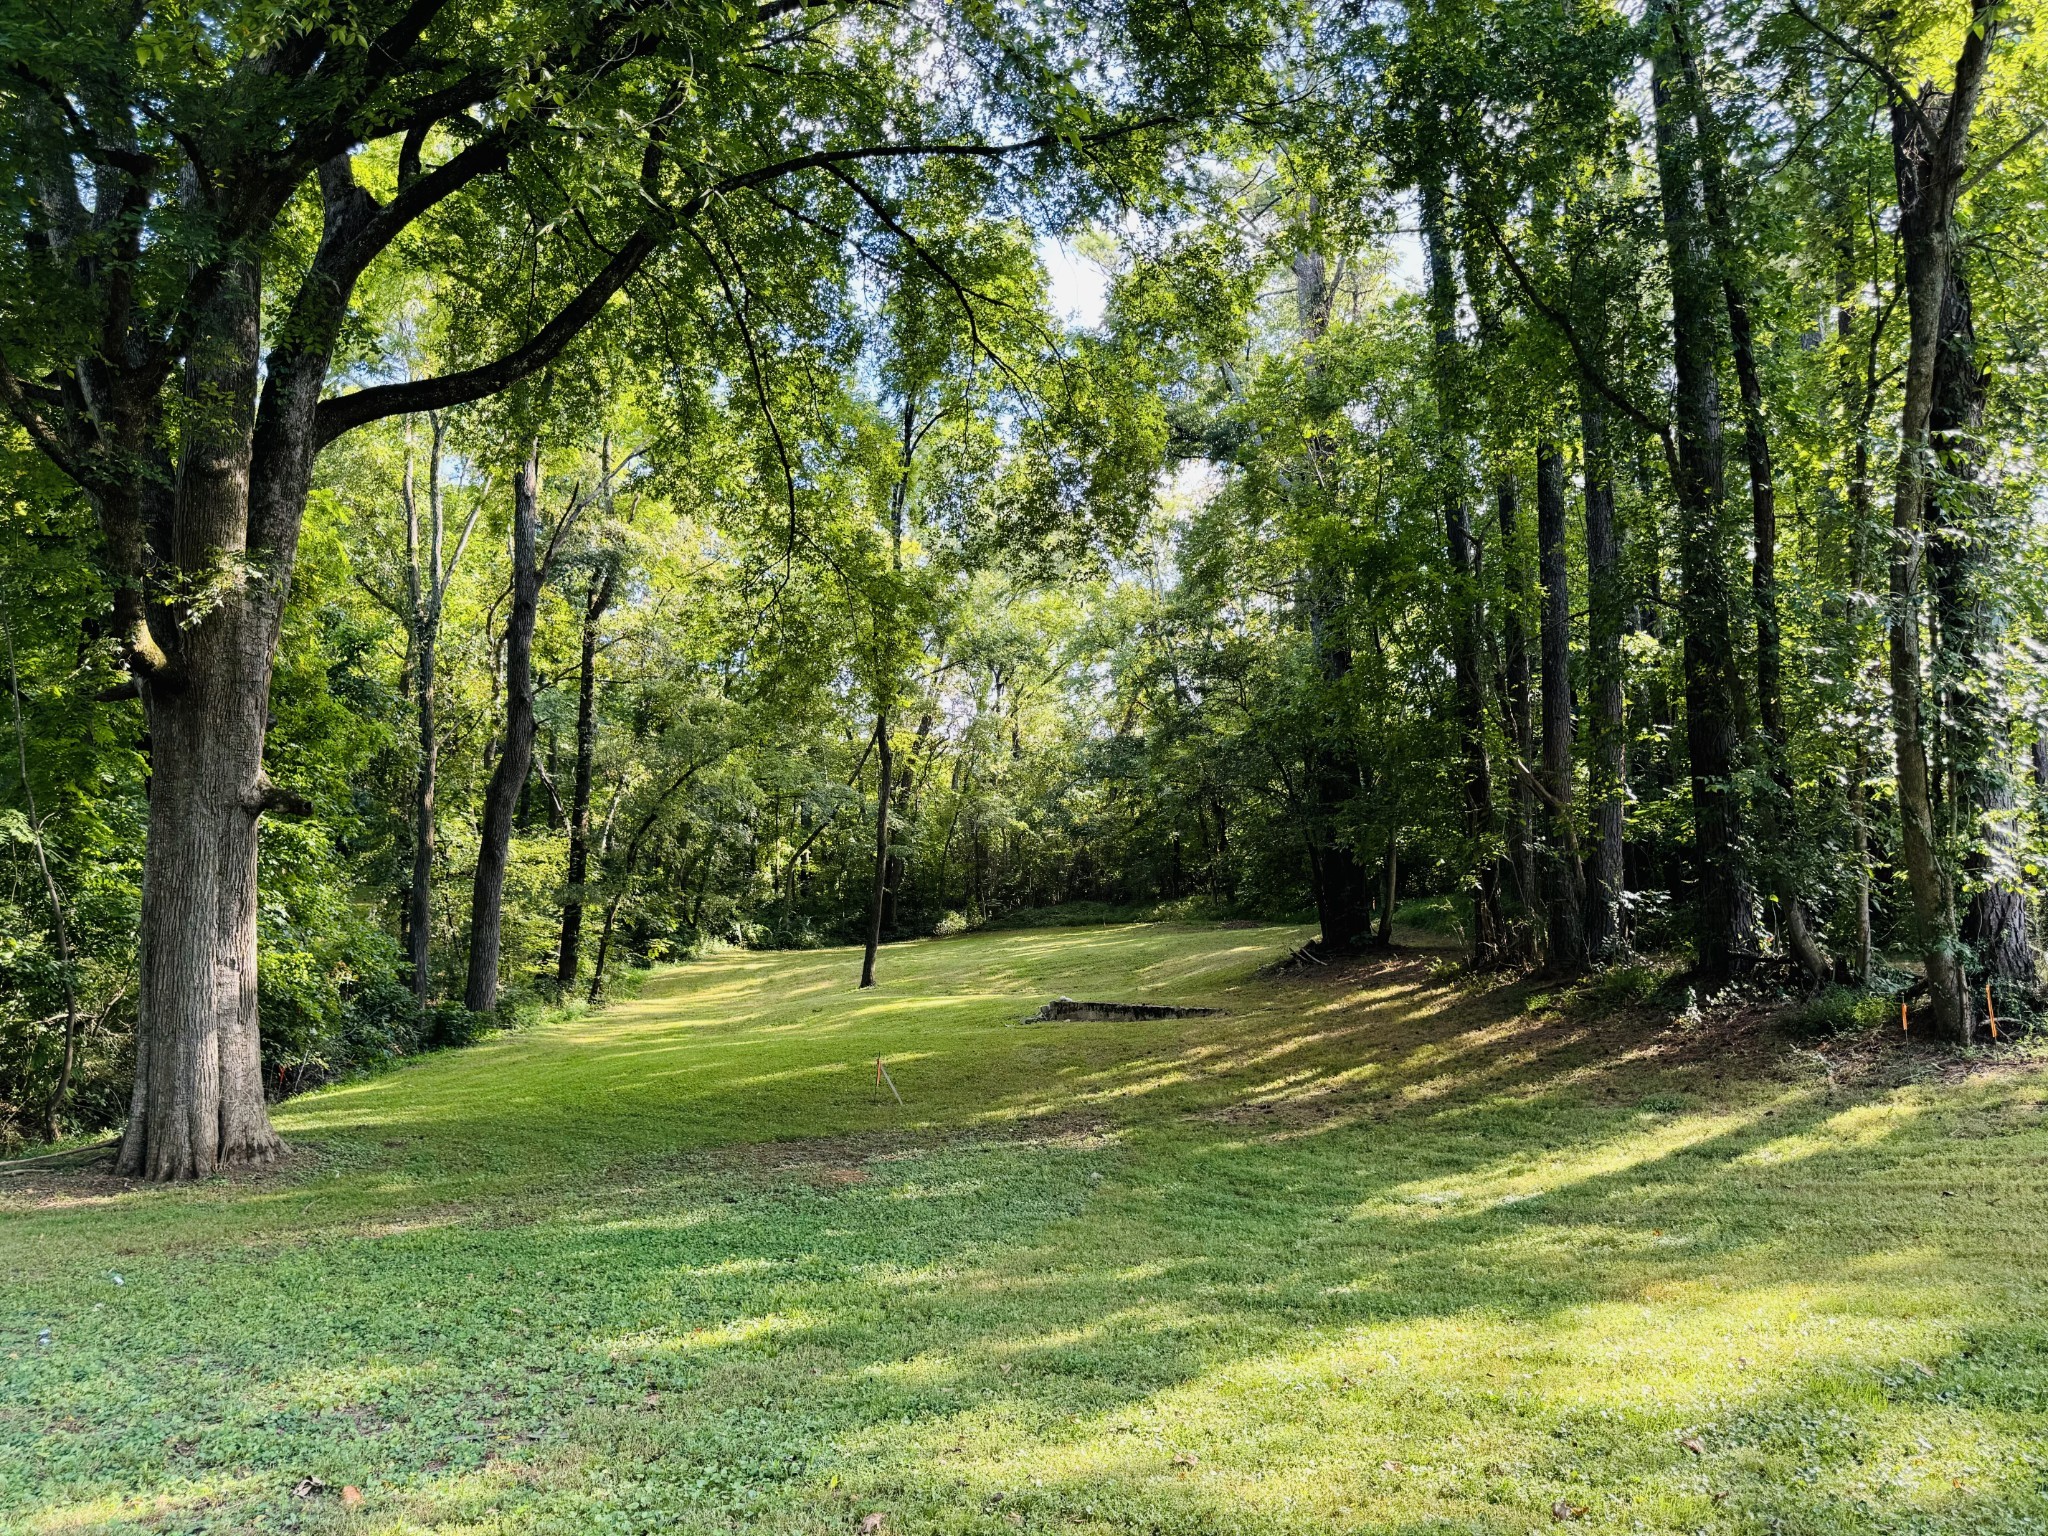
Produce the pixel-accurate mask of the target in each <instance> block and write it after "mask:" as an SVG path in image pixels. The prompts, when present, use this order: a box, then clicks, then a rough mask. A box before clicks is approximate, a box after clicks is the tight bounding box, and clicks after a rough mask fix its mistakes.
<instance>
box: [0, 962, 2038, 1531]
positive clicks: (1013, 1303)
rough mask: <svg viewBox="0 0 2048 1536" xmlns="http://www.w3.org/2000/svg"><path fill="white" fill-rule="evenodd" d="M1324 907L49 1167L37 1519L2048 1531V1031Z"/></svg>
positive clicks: (325, 1097)
mask: <svg viewBox="0 0 2048 1536" xmlns="http://www.w3.org/2000/svg"><path fill="white" fill-rule="evenodd" d="M1295 937H1296V935H1295V934H1293V933H1292V932H1291V931H1288V930H1280V929H1266V930H1259V931H1246V930H1240V929H1217V928H1195V927H1188V928H1173V927H1145V928H1121V929H1116V928H1111V929H1090V930H1085V931H1028V932H1021V933H1007V934H998V935H983V936H977V937H972V938H968V939H961V940H953V941H949V942H943V943H927V944H918V945H906V946H903V947H900V948H893V949H891V950H889V951H887V952H886V953H885V954H884V957H883V975H884V978H885V984H884V986H883V987H882V988H881V989H880V990H879V991H878V992H876V993H870V994H865V995H859V994H856V993H854V992H853V991H852V990H851V989H850V987H849V981H850V979H851V976H852V974H853V969H854V966H855V960H854V959H853V957H851V956H850V955H849V954H847V953H846V952H828V953H816V954H807V955H779V956H763V955H741V954H735V955H729V956H726V957H724V958H722V959H718V960H714V961H710V962H707V963H704V964H699V965H695V966H690V967H687V968H683V969H678V970H674V971H670V972H667V973H664V974H663V975H661V976H659V977H657V978H656V979H655V980H654V981H653V982H652V983H651V984H650V985H649V986H648V987H647V988H646V989H645V991H644V992H643V993H642V995H641V996H640V997H639V998H638V999H637V1000H636V1001H633V1002H631V1003H628V1004H624V1005H621V1006H619V1007H617V1008H615V1009H613V1010H611V1011H609V1012H607V1013H603V1014H599V1015H593V1016H590V1017H587V1018H584V1019H581V1020H578V1021H574V1022H570V1023H564V1024H560V1025H556V1026H552V1027H549V1028H546V1029H542V1030H536V1031H533V1032H530V1033H527V1034H523V1035H519V1036H514V1037H510V1038H505V1039H501V1040H497V1041H495V1042H492V1043H490V1044H487V1045H484V1046H482V1047H479V1048H476V1049H473V1050H470V1051H465V1052H459V1053H453V1054H449V1055H445V1056H441V1057H437V1058H433V1059H430V1060H427V1061H424V1062H421V1063H419V1064H416V1065H414V1066H412V1067H410V1068H408V1069H407V1070H404V1071H402V1072H398V1073H395V1074H393V1075H391V1076H389V1077H386V1078H382V1079H379V1080H376V1081H373V1082H368V1083H364V1084H360V1085H355V1086H350V1087H345V1088H340V1089H336V1090H332V1091H329V1092H325V1093H321V1094H317V1095H313V1096H310V1097H308V1098H306V1099H303V1100H299V1101H297V1102H295V1103H293V1104H292V1105H290V1106H288V1107H287V1108H286V1109H285V1111H284V1112H283V1113H282V1114H281V1115H280V1117H279V1123H280V1127H281V1129H282V1130H283V1131H284V1133H285V1134H286V1136H287V1137H288V1138H290V1139H292V1140H293V1141H294V1142H295V1143H296V1144H298V1145H300V1146H302V1147H306V1148H310V1149H312V1154H313V1155H312V1156H311V1157H309V1158H308V1159H306V1160H305V1163H304V1164H302V1165H301V1166H300V1167H299V1168H298V1169H295V1170H294V1171H293V1172H292V1173H290V1174H288V1175H286V1176H284V1177H281V1178H273V1179H267V1180H261V1181H253V1182H250V1183H246V1184H239V1185H238V1184H229V1183H217V1184H213V1185H210V1186H206V1187H202V1188H199V1189H195V1190H185V1191H163V1190H124V1189H122V1188H120V1187H118V1186H114V1185H112V1184H108V1183H95V1182H93V1181H90V1180H86V1181H80V1180H77V1179H75V1178H74V1179H70V1180H66V1179H64V1178H61V1177H45V1178H41V1179H38V1180H35V1181H22V1180H9V1181H6V1182H5V1183H0V1201H4V1202H5V1204H4V1205H0V1388H4V1390H0V1528H5V1529H7V1530H21V1531H37V1532H42V1531H71V1530H130V1529H153V1530H156V1529H161V1530H179V1531H198V1530H250V1529H264V1530H269V1529H288V1528H293V1527H297V1528H299V1529H305V1530H328V1529H332V1530H341V1529H348V1530H352V1531H361V1532H381V1531H418V1530H435V1531H449V1532H452V1531H489V1532H498V1531H507V1532H510V1531H518V1532H561V1533H570V1532H576V1533H582V1532H614V1531H615V1532H639V1531H656V1530H659V1531H709V1530H718V1531H726V1530H732V1529H735V1528H742V1527H743V1528H745V1529H749V1530H760V1531H824V1530H846V1529H851V1528H853V1527H854V1526H855V1525H856V1524H857V1523H858V1521H859V1520H860V1518H861V1517H862V1516H864V1515H866V1514H869V1513H871V1512H876V1511H881V1512H884V1513H885V1516H886V1525H885V1529H887V1530H889V1531H896V1532H912V1531H919V1532H954V1531H961V1532H972V1531H990V1532H995V1531H1002V1530H1012V1529H1017V1528H1019V1527H1022V1528H1025V1529H1040V1528H1059V1529H1064V1530H1067V1531H1073V1532H1088V1531H1126V1532H1157V1533H1161V1536H1165V1533H1189V1532H1214V1533H1218V1536H1221V1533H1226V1532H1227V1533H1231V1536H1237V1533H1254V1532H1265V1531H1300V1532H1308V1531H1324V1530H1332V1529H1347V1528H1356V1529H1361V1530H1372V1531H1403V1532H1407V1531H1424V1530H1469V1531H1486V1532H1493V1531H1502V1532H1507V1531H1513V1532H1526V1531H1529V1530H1532V1529H1536V1528H1551V1527H1552V1526H1553V1524H1554V1522H1555V1521H1557V1520H1558V1519H1559V1518H1564V1519H1575V1520H1577V1521H1578V1522H1579V1524H1578V1525H1576V1526H1574V1527H1573V1528H1575V1529H1589V1530H1613V1531H1624V1530H1648V1531H1673V1532H1677V1531H1694V1530H1707V1531H1717V1532H1718V1531H1757V1532H1763V1531H1784V1532H1792V1533H1797V1532H1819V1531H1828V1532H1835V1531H1844V1532H1861V1531H1908V1530H1910V1531H1954V1532H1995V1531H2042V1530H2044V1529H2048V1513H2044V1511H2048V1449H2044V1446H2048V1325H2044V1322H2043V1316H2044V1314H2043V1308H2042V1301H2043V1292H2044V1288H2048V1280H2044V1275H2048V1266H2044V1263H2043V1260H2044V1257H2048V1156H2044V1154H2048V1113H2043V1110H2044V1102H2048V1085H2044V1083H2043V1081H2042V1079H2041V1078H2039V1077H2038V1076H2030V1075H2027V1074H2023V1073H2012V1074H2008V1075H2005V1076H1992V1077H1981V1078H1977V1079H1972V1080H1964V1081H1951V1082H1947V1083H1941V1082H1927V1083H1922V1084H1919V1085H1911V1084H1908V1085H1905V1086H1894V1087H1890V1088H1883V1087H1868V1088H1863V1089H1855V1088H1843V1087H1839V1086H1834V1087H1831V1086H1830V1085H1829V1083H1828V1082H1827V1080H1826V1079H1825V1078H1823V1077H1822V1075H1821V1073H1820V1071H1819V1069H1818V1067H1817V1066H1814V1065H1813V1064H1812V1063H1811V1062H1810V1061H1809V1060H1807V1059H1805V1058H1784V1059H1783V1060H1782V1061H1781V1062H1780V1063H1779V1064H1778V1065H1776V1066H1774V1067H1770V1068H1769V1069H1768V1070H1766V1069H1765V1068H1764V1067H1759V1066H1756V1065H1754V1064H1745V1063H1744V1061H1742V1060H1740V1059H1735V1058H1731V1057H1729V1056H1727V1055H1725V1054H1720V1053H1716V1052H1714V1051H1702V1050H1700V1049H1698V1048H1697V1046H1696V1044H1693V1045H1689V1043H1688V1042H1687V1040H1686V1039H1685V1038H1684V1037H1683V1036H1682V1034H1679V1033H1674V1032H1671V1031H1666V1032H1664V1033H1663V1034H1661V1035H1656V1034H1652V1035H1646V1033H1645V1030H1644V1029H1643V1027H1642V1026H1641V1025H1631V1026H1628V1027H1626V1028H1623V1027H1621V1026H1617V1025H1614V1024H1611V1023H1604V1022H1603V1021H1600V1020H1597V1019H1596V1020H1592V1021H1589V1022H1584V1023H1570V1022H1564V1021H1561V1020H1559V1019H1558V1018H1556V1017H1554V1016H1542V1015H1539V1016H1538V1017H1537V1018H1535V1019H1533V1020H1532V1019H1530V1018H1528V1017H1525V1016H1523V1015H1521V1014H1518V1013H1517V1011H1516V1010H1517V1008H1518V1007H1519V1006H1520V1005H1521V1004H1522V1003H1523V1002H1524V1001H1525V999H1524V998H1523V996H1522V994H1521V993H1520V992H1519V991H1517V990H1515V989H1504V990H1501V991H1497V992H1494V993H1491V994H1487V995H1479V996H1468V995H1463V994H1460V993H1459V992H1458V991H1456V990H1455V989H1454V988H1453V987H1452V986H1451V985H1450V984H1449V983H1447V982H1445V981H1442V980H1440V979H1438V978H1437V977H1436V976H1435V975H1434V974H1433V972H1432V970H1431V968H1430V967H1429V966H1428V965H1427V964H1426V963H1424V962H1422V961H1407V962H1402V963H1396V964H1392V965H1382V966H1378V967H1368V968H1361V969H1360V970H1358V971H1356V972H1353V973H1349V974H1337V973H1319V974H1317V975H1316V976H1314V977H1312V978H1306V979H1288V980H1280V981H1272V982H1267V981H1255V980H1252V979H1251V978H1250V972H1251V970H1252V969H1253V967H1254V966H1255V965H1257V964H1258V963H1259V962H1260V961H1262V960H1263V959H1266V958H1268V957H1270V956H1271V955H1272V954H1274V953H1276V952H1277V951H1278V950H1279V949H1280V948H1281V947H1283V946H1284V945H1285V944H1286V943H1288V942H1290V941H1292V940H1293V939H1294V938H1295ZM1062 991H1063V992H1067V993H1070V994H1072V995H1075V996H1090V995H1096V996H1104V995H1106V996H1111V997H1155V998H1173V999H1185V1000H1201V1001H1208V1002H1216V1003H1221V1004H1222V1005H1224V1006H1225V1007H1227V1008H1228V1009H1229V1010H1230V1013H1229V1015H1228V1016H1227V1017H1224V1018H1211V1019H1184V1020H1174V1021H1169V1022H1164V1023H1155V1024H1143V1025H1131V1024H1059V1025H1038V1026H1032V1027H1029V1028H1021V1027H1017V1026H1016V1025H1015V1024H1014V1021H1015V1020H1016V1019H1017V1018H1018V1017H1019V1016H1020V1015H1022V1014H1023V1013H1024V1012H1026V1011H1028V1009H1029V1007H1031V1006H1034V1005H1035V1004H1036V1003H1037V1002H1039V1001H1041V1000H1042V999H1043V998H1044V997H1046V996H1048V995H1050V994H1052V993H1055V992H1062ZM878 1053H886V1055H887V1056H888V1059H889V1062H890V1067H891V1071H892V1073H893V1075H894V1078H895V1080H896V1083H897V1084H898V1086H899V1087H900V1088H901V1090H902V1093H903V1098H904V1100H905V1104H904V1106H903V1107H900V1108H899V1107H898V1106H897V1104H896V1103H895V1101H894V1100H893V1099H892V1098H891V1097H890V1096H889V1094H888V1091H887V1089H885V1088H879V1087H877V1085H876V1083H875V1081H874V1070H873V1060H874V1057H875V1056H876V1055H877V1054H878ZM24 1183H26V1184H27V1187H26V1188H24V1187H23V1185H24ZM10 1191H11V1192H10ZM116 1273H118V1274H119V1275H120V1276H121V1279H122V1283H121V1284H120V1285H116V1284H115V1283H114V1280H113V1278H112V1277H113V1275H115V1274H116ZM44 1328H48V1329H49V1330H50V1332H51V1338H50V1342H49V1343H48V1344H47V1345H46V1346H45V1345H39V1344H38V1342H37V1335H38V1333H39V1332H40V1331H41V1330H42V1329H44ZM1689 1447H1690V1448H1689ZM308 1476H311V1477H318V1478H320V1479H323V1480H324V1481H325V1483H326V1484H327V1485H328V1487H327V1489H326V1491H324V1492H315V1493H313V1494H311V1496H308V1497H304V1498H295V1497H293V1495H292V1492H291V1490H292V1489H293V1486H294V1484H295V1483H297V1482H298V1481H299V1480H300V1479H301V1478H303V1477H308ZM344 1485H355V1486H357V1487H359V1488H360V1489H361V1491H362V1502H361V1504H360V1505H359V1506H356V1507H345V1506H344V1504H343V1502H342V1501H341V1499H340V1498H339V1497H338V1496H337V1494H338V1491H339V1490H340V1489H341V1488H342V1487H343V1486H344ZM1582 1506H1583V1509H1584V1513H1583V1514H1582V1515H1580V1514H1577V1513H1576V1511H1578V1510H1579V1509H1580V1508H1581V1507H1582Z"/></svg>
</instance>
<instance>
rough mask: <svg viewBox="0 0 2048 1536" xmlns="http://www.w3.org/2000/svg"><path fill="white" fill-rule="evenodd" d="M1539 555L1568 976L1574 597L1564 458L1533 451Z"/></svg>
mask: <svg viewBox="0 0 2048 1536" xmlns="http://www.w3.org/2000/svg"><path fill="white" fill-rule="evenodd" d="M1536 548H1537V560H1538V568H1539V572H1540V579H1541V584H1542V589H1543V607H1542V621H1541V624H1540V626H1539V630H1540V635H1541V640H1542V648H1543V798H1544V800H1545V801H1546V802H1547V804H1548V807H1549V811H1550V816H1549V822H1550V835H1549V839H1548V841H1549V845H1550V856H1549V859H1548V866H1549V867H1548V869H1547V871H1546V875H1545V882H1544V887H1545V889H1544V894H1545V897H1546V903H1545V905H1546V919H1547V921H1546V926H1547V928H1548V930H1549V962H1550V965H1551V966H1552V967H1553V968H1554V969H1558V970H1564V971H1572V970H1577V969H1579V968H1581V967H1583V966H1584V965H1585V963H1586V916H1585V913H1586V875H1585V865H1584V863H1583V861H1582V860H1581V858H1580V855H1579V834H1578V828H1577V826H1576V825H1575V823H1574V820H1573V817H1574V811H1573V808H1572V801H1573V798H1574V794H1573V784H1572V763H1573V747H1574V743H1575V741H1576V739H1577V735H1578V711H1577V708H1576V705H1575V703H1574V701H1573V697H1572V667H1571V658H1572V639H1571V635H1572V631H1571V623H1572V596H1571V586H1570V582H1569V570H1568V567H1567V565H1566V560H1565V494H1564V454H1563V452H1562V450H1560V449H1559V447H1558V445H1557V444H1556V443H1555V442H1552V441H1548V440H1546V441H1543V442H1540V443H1538V444H1537V446H1536Z"/></svg>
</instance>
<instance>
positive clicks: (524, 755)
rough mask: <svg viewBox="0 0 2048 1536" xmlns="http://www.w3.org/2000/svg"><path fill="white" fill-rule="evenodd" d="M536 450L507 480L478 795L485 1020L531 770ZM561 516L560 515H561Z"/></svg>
mask: <svg viewBox="0 0 2048 1536" xmlns="http://www.w3.org/2000/svg"><path fill="white" fill-rule="evenodd" d="M540 490H541V470H540V445H539V444H538V443H535V444H534V445H533V447H532V448H531V449H530V450H529V451H528V453H527V455H526V461H525V462H524V463H523V464H521V465H520V466H519V469H518V471H517V472H516V473H515V474H514V475H513V477H512V602H511V607H510V609H509V611H508V613H507V615H506V619H505V728H504V734H503V736H502V737H501V739H500V741H499V745H498V761H497V763H496V765H495V766H494V767H493V768H492V769H491V780H490V783H489V784H488V785H487V786H486V787H485V790H484V811H483V819H482V823H481V825H480V826H479V827H478V829H477V850H476V874H475V876H474V877H473V878H472V880H471V883H470V897H469V980H468V984H467V986H466V987H465V989H464V992H463V1003H464V1004H465V1006H467V1007H468V1009H469V1011H470V1012H471V1013H487V1012H489V1011H490V1010H491V1009H492V1008H493V1007H495V1006H496V1004H497V1000H498V951H499V948H500V944H501V941H502V938H503V934H504V920H505V871H506V868H507V866H508V865H509V863H510V862H511V855H512V820H513V817H514V816H515V815H516V814H517V812H518V809H519V796H520V794H521V793H522V792H523V791H524V790H525V788H526V778H527V775H528V774H529V773H530V772H532V770H533V738H534V733H535V730H536V724H535V720H534V713H533V629H534V622H535V620H536V618H537V617H538V615H539V610H540V584H541V552H540ZM565 516H566V514H565Z"/></svg>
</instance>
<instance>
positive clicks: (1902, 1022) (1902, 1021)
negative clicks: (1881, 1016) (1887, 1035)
mask: <svg viewBox="0 0 2048 1536" xmlns="http://www.w3.org/2000/svg"><path fill="white" fill-rule="evenodd" d="M1905 1030H1906V1000H1905V999H1904V998H1903V997H1902V998H1900V999H1899V1032H1900V1033H1901V1034H1904V1033H1905Z"/></svg>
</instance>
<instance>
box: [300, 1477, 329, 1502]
mask: <svg viewBox="0 0 2048 1536" xmlns="http://www.w3.org/2000/svg"><path fill="white" fill-rule="evenodd" d="M326 1486H327V1484H326V1482H325V1480H324V1479H321V1478H317V1477H302V1478H300V1479H299V1481H298V1483H297V1485H296V1486H295V1487H294V1488H293V1489H292V1497H293V1498H295V1499H310V1498H311V1497H313V1495H314V1494H316V1493H318V1492H320V1490H321V1489H323V1488H325V1487H326Z"/></svg>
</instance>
